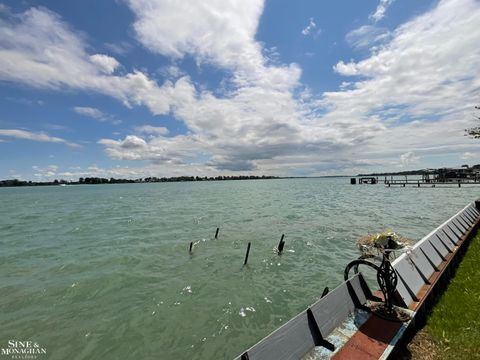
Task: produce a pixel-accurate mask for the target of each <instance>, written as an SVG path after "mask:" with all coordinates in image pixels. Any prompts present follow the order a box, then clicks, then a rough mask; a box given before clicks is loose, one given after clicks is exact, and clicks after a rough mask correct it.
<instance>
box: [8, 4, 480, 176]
mask: <svg viewBox="0 0 480 360" xmlns="http://www.w3.org/2000/svg"><path fill="white" fill-rule="evenodd" d="M127 3H128V5H129V7H130V8H131V9H132V11H133V13H134V16H135V22H134V27H133V28H134V31H135V36H136V37H137V39H138V40H139V41H140V42H141V44H142V45H143V46H144V47H145V48H147V49H148V50H149V51H151V52H152V53H155V54H159V55H162V56H165V57H168V58H170V59H171V60H172V63H177V62H175V59H180V58H182V57H185V56H189V57H192V58H193V59H194V60H195V61H196V62H197V63H198V64H204V63H207V64H209V65H210V66H214V67H218V68H221V69H222V70H223V71H224V72H225V74H226V76H225V81H226V82H228V83H229V86H228V87H227V88H228V90H225V91H224V92H223V93H222V94H219V93H218V92H215V93H213V92H211V91H209V90H207V89H206V88H205V87H202V86H201V84H200V85H196V84H194V83H193V82H192V81H191V79H190V78H189V77H188V76H184V75H183V74H179V75H178V76H180V77H178V78H176V80H175V81H173V80H165V81H164V82H163V84H161V85H160V84H159V83H157V81H155V80H153V79H152V78H151V77H150V76H149V75H148V74H147V73H145V72H140V71H138V70H137V71H132V72H129V73H126V74H124V75H119V74H118V72H115V70H114V71H113V73H109V72H108V71H105V67H102V66H100V65H99V64H96V63H94V62H92V59H91V57H90V56H92V54H89V52H88V51H87V49H89V47H88V46H87V45H86V44H85V43H84V40H82V38H81V37H79V36H77V35H75V33H74V31H73V30H72V29H70V27H69V26H68V25H67V24H65V23H64V22H63V21H62V20H61V19H60V18H59V17H58V16H57V15H55V14H53V13H51V12H49V11H47V10H45V9H35V8H34V9H31V10H29V11H27V12H26V13H24V14H22V15H21V16H20V17H18V19H17V20H15V21H9V20H2V21H3V22H2V23H1V26H0V35H1V36H0V55H1V56H0V79H2V80H7V81H15V82H20V83H22V84H29V85H31V86H35V87H40V88H52V89H61V88H63V87H69V88H74V89H81V90H86V91H97V92H100V93H102V94H106V95H109V96H111V97H114V98H116V99H118V100H120V101H122V102H123V103H124V104H125V105H126V106H138V105H143V106H147V107H148V108H149V109H150V111H151V112H152V113H153V114H155V115H160V114H169V115H170V116H172V117H174V118H176V119H177V120H179V121H182V122H183V123H184V124H185V126H186V127H187V129H188V131H187V133H185V134H180V135H174V136H168V137H167V136H166V135H167V134H166V132H165V133H162V132H163V130H159V129H157V131H153V130H154V129H152V128H149V130H148V131H147V128H144V129H135V132H134V134H129V135H127V136H125V137H124V138H123V139H106V138H105V139H101V140H99V143H100V144H101V145H102V146H103V147H104V148H105V151H106V153H107V155H108V156H110V157H111V158H113V159H118V160H146V161H149V165H148V169H149V170H148V171H154V169H156V171H160V170H159V169H162V170H161V171H167V170H168V171H171V173H172V174H179V173H181V172H185V173H187V174H188V173H189V172H190V173H192V172H193V173H195V172H196V173H213V172H218V171H225V172H229V171H234V170H242V171H247V172H249V171H252V172H255V171H257V172H262V173H276V174H289V173H295V172H296V171H299V172H301V173H302V174H303V173H308V174H318V173H323V172H328V171H331V169H335V171H337V172H346V171H353V169H359V168H365V167H369V166H385V167H388V166H391V167H394V166H396V165H397V164H398V162H399V158H400V157H401V156H402V155H405V154H408V153H409V152H411V153H413V154H414V155H413V160H414V159H415V157H421V158H424V157H427V156H428V155H429V154H435V155H439V154H440V155H441V154H445V153H449V154H450V153H456V154H463V153H465V152H472V153H473V152H474V151H475V150H474V146H475V144H473V143H472V142H471V141H469V139H467V138H465V137H464V136H462V135H463V133H464V130H463V129H465V128H467V127H469V121H470V122H471V121H473V120H471V116H469V112H468V111H469V109H471V106H472V105H473V104H474V103H476V101H477V100H478V89H479V88H480V82H479V81H480V80H479V79H478V77H477V76H476V75H477V72H478V68H480V48H479V47H478V43H480V31H479V30H478V22H479V19H480V5H479V4H478V2H476V1H474V0H450V1H441V2H439V4H438V5H437V6H436V7H435V8H433V9H431V10H429V11H428V12H426V13H425V14H423V15H420V16H417V17H416V18H413V19H411V20H410V21H408V22H406V23H405V24H403V25H401V26H399V27H398V28H397V29H395V30H393V31H391V33H389V35H388V37H387V38H384V39H382V41H381V46H379V47H378V48H377V49H376V50H375V51H373V52H372V53H371V54H370V55H369V56H367V57H366V58H364V59H362V60H360V61H355V60H350V61H339V62H338V63H337V64H336V66H335V68H334V69H335V71H336V72H337V73H339V74H341V75H346V76H347V75H348V76H351V75H355V76H356V77H355V78H353V80H351V79H349V80H350V81H349V83H348V85H346V84H345V85H344V86H342V87H341V88H340V89H339V90H338V91H331V92H325V93H323V94H314V93H313V92H312V91H309V89H306V88H305V87H304V86H302V84H301V83H300V77H301V69H300V67H299V66H298V65H297V64H282V63H280V61H279V60H278V59H277V60H276V61H272V59H271V58H270V57H269V56H268V55H267V54H266V53H267V52H266V51H265V49H264V48H263V46H262V44H260V43H259V42H257V41H256V39H255V34H256V31H257V27H258V22H259V19H260V15H261V13H262V11H263V6H264V3H263V1H254V0H248V1H245V2H242V4H239V3H238V2H235V1H233V0H227V1H221V2H219V1H214V0H208V1H207V0H205V1H202V2H198V3H197V2H194V3H192V2H182V1H175V2H172V1H162V0H158V1H153V0H138V1H134V0H129V1H128V2H127ZM37 28H39V29H37ZM42 29H46V30H42ZM370 30H372V29H370ZM364 33H368V31H366V29H364ZM48 34H50V35H48ZM52 34H53V35H52ZM377 35H378V36H380V35H381V34H377ZM377 35H376V36H377ZM352 36H353V35H352ZM378 36H377V37H378ZM12 39H15V41H14V40H12ZM17 40H18V41H17ZM359 41H360V40H358V39H355V38H354V37H352V44H353V43H355V42H359ZM41 43H43V46H41V47H40V46H39V47H38V48H37V46H36V44H41ZM370 43H371V42H370ZM359 46H366V47H368V46H371V45H363V44H360V42H359ZM373 46H376V45H375V42H374V45H373ZM43 49H48V51H43ZM52 54H53V55H52ZM458 54H462V56H459V55H458ZM54 55H55V56H54ZM93 55H95V54H93ZM12 63H14V64H16V66H12V65H11V64H12ZM178 63H181V62H178ZM67 65H68V66H67ZM117 66H118V65H117ZM167 75H168V74H167ZM167 75H166V77H167V78H169V79H171V78H172V77H173V76H170V75H168V76H167ZM405 159H406V161H410V163H411V161H412V157H408V156H407V157H406V158H405Z"/></svg>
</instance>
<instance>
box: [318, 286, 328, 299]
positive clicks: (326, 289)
mask: <svg viewBox="0 0 480 360" xmlns="http://www.w3.org/2000/svg"><path fill="white" fill-rule="evenodd" d="M329 292H330V289H329V288H328V286H327V287H326V288H325V289H323V292H322V296H321V297H320V298H323V297H325V295H327V294H328V293H329Z"/></svg>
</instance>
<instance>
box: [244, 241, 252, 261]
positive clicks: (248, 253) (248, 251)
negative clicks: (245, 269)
mask: <svg viewBox="0 0 480 360" xmlns="http://www.w3.org/2000/svg"><path fill="white" fill-rule="evenodd" d="M250 245H251V243H250V242H248V245H247V253H246V254H245V260H244V262H243V265H247V262H248V255H250Z"/></svg>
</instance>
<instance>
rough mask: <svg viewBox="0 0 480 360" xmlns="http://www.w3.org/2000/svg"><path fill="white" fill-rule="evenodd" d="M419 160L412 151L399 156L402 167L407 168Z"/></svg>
mask: <svg viewBox="0 0 480 360" xmlns="http://www.w3.org/2000/svg"><path fill="white" fill-rule="evenodd" d="M419 160H420V157H419V156H416V155H415V153H414V152H413V151H409V152H406V153H405V154H402V155H400V163H401V164H402V166H407V165H411V164H416V163H418V162H419Z"/></svg>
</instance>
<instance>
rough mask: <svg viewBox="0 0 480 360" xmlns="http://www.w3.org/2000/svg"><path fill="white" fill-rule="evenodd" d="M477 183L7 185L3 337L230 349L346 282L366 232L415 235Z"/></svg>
mask: <svg viewBox="0 0 480 360" xmlns="http://www.w3.org/2000/svg"><path fill="white" fill-rule="evenodd" d="M479 195H480V188H479V187H466V186H465V187H462V188H457V187H449V188H439V187H437V188H420V189H418V188H415V187H407V188H385V187H384V186H383V185H362V186H359V185H357V186H352V185H350V184H349V179H348V178H324V179H284V180H255V181H225V182H198V183H193V182H192V183H156V184H119V185H94V186H89V185H82V186H66V187H60V186H56V187H53V186H50V187H26V188H1V189H0V201H1V203H0V204H1V206H0V249H1V251H0V292H1V297H0V324H1V326H0V348H5V347H7V341H8V340H9V339H15V340H33V341H35V342H37V343H38V344H39V346H41V347H43V348H45V349H46V350H47V356H43V357H42V356H39V359H41V358H47V359H62V360H63V359H230V358H233V357H234V356H236V355H238V354H240V353H241V352H242V351H243V350H245V349H246V348H247V347H249V346H251V345H253V344H254V343H255V342H257V341H258V340H260V339H261V338H263V337H264V336H266V335H267V334H268V333H270V332H271V331H272V330H274V329H275V328H277V327H278V326H280V325H281V324H283V323H285V321H287V320H288V319H290V318H291V317H292V316H294V315H296V314H297V313H298V312H299V311H301V310H303V309H305V308H306V307H307V306H308V305H309V304H311V303H313V302H314V301H315V300H317V299H318V298H319V296H320V294H321V292H322V290H323V288H324V287H325V286H329V287H330V288H333V287H335V286H336V285H338V284H339V283H340V282H341V281H342V277H343V269H344V267H345V265H346V264H347V263H348V262H349V261H351V260H353V259H354V258H356V257H357V256H358V253H357V250H356V248H355V246H354V243H355V240H356V239H357V238H358V237H359V236H361V235H363V234H365V233H367V232H375V231H381V230H384V229H387V228H388V229H393V230H395V231H397V232H400V233H401V234H402V235H405V236H407V237H409V238H411V239H414V240H418V239H420V238H421V237H422V236H424V235H426V234H427V233H429V232H430V231H431V230H432V229H434V228H435V227H436V226H438V225H439V224H441V223H442V222H443V221H445V220H446V219H447V218H449V217H450V216H452V215H453V214H455V213H456V212H457V211H459V210H460V209H461V208H463V207H464V206H465V205H466V204H467V203H469V202H471V201H473V200H475V199H476V198H478V197H479ZM217 227H220V233H219V237H218V239H214V235H215V230H216V228H217ZM281 234H285V241H286V245H285V251H284V254H283V255H282V256H278V255H277V254H276V253H275V251H274V249H275V247H276V245H277V243H278V241H279V240H280V236H281ZM192 241H193V242H194V243H195V245H194V250H193V254H192V255H189V253H188V247H189V244H190V242H192ZM249 241H250V242H251V243H252V247H251V251H250V258H249V263H248V266H247V267H243V266H242V265H243V260H244V255H245V250H246V246H247V243H248V242H249Z"/></svg>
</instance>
